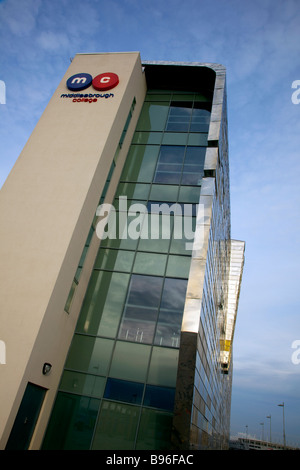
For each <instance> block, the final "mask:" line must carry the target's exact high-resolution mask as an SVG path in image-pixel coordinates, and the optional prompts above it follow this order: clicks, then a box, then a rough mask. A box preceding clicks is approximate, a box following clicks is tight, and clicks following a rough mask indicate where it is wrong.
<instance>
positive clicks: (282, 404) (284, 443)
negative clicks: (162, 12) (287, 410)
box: [278, 401, 286, 447]
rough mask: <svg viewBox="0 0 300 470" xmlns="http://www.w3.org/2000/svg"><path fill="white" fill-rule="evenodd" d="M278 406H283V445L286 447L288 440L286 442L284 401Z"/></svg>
mask: <svg viewBox="0 0 300 470" xmlns="http://www.w3.org/2000/svg"><path fill="white" fill-rule="evenodd" d="M278 406H282V416H283V445H284V447H286V442H285V423H284V401H283V402H282V403H280V404H279V405H278Z"/></svg>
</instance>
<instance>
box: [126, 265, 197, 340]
mask: <svg viewBox="0 0 300 470" xmlns="http://www.w3.org/2000/svg"><path fill="white" fill-rule="evenodd" d="M175 258H180V257H175ZM184 258H185V257H184ZM187 259H188V260H189V258H187ZM181 269H182V267H181ZM186 287H187V280H186V279H172V278H166V279H165V280H164V279H163V278H162V277H155V276H143V275H137V274H134V275H133V276H132V277H131V281H130V286H129V292H128V296H127V300H126V304H125V308H124V312H123V316H122V321H121V326H120V330H119V338H120V339H123V340H126V341H132V342H138V343H145V344H152V342H153V338H154V337H155V338H154V344H156V345H158V346H168V347H171V348H178V347H179V341H180V329H181V321H182V314H183V308H184V300H185V292H186Z"/></svg>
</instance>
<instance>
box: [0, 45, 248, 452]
mask: <svg viewBox="0 0 300 470" xmlns="http://www.w3.org/2000/svg"><path fill="white" fill-rule="evenodd" d="M225 75H226V74H225V69H224V67H223V66H221V65H218V64H205V63H204V64H202V63H172V62H144V63H141V59H140V55H139V53H136V52H130V53H103V54H78V55H76V56H75V58H74V59H73V61H72V62H71V64H70V66H69V68H68V70H67V72H66V75H65V76H64V77H63V79H62V81H61V83H60V84H59V86H58V88H57V90H56V91H55V93H54V94H53V96H52V98H51V100H50V102H49V104H48V106H47V108H46V110H45V112H44V113H43V115H42V117H41V118H40V120H39V122H38V123H37V125H36V127H35V129H34V131H33V133H32V135H31V137H30V139H29V140H28V142H27V144H26V145H25V147H24V149H23V151H22V153H21V155H20V157H19V159H18V160H17V162H16V164H15V166H14V168H13V170H12V171H11V173H10V175H9V176H8V178H7V180H6V182H5V184H4V186H3V188H2V190H1V197H0V211H1V228H0V240H1V243H0V250H1V263H2V269H1V282H0V289H1V294H0V299H1V312H0V340H1V347H2V355H1V357H0V380H1V387H0V403H1V406H0V448H1V449H53V450H54V449H64V450H67V449H105V450H110V449H114V450H121V449H135V450H138V449H142V450H144V449H151V450H158V449H159V450H197V449H226V448H227V447H228V443H229V427H230V406H231V382H232V341H233V336H234V327H235V319H236V314H237V306H238V298H239V292H240V282H241V276H242V270H243V264H244V242H241V241H237V240H232V239H231V233H230V195H229V163H228V142H227V112H226V86H225ZM1 358H2V360H1Z"/></svg>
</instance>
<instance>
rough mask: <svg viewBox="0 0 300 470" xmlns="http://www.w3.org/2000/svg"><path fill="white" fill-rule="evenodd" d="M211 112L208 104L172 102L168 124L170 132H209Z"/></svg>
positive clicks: (167, 128)
mask: <svg viewBox="0 0 300 470" xmlns="http://www.w3.org/2000/svg"><path fill="white" fill-rule="evenodd" d="M209 121H210V111H209V109H208V107H207V104H206V103H201V102H195V103H194V104H193V102H192V101H186V102H183V101H172V102H171V105H170V110H169V114H168V120H167V124H166V131H169V132H208V127H209Z"/></svg>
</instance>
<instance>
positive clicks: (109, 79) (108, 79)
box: [93, 72, 119, 91]
mask: <svg viewBox="0 0 300 470" xmlns="http://www.w3.org/2000/svg"><path fill="white" fill-rule="evenodd" d="M118 83H119V77H118V75H117V74H115V73H112V72H108V73H100V75H97V76H96V77H95V78H94V79H93V87H94V88H95V89H96V90H99V91H106V90H111V89H112V88H114V87H115V86H117V85H118Z"/></svg>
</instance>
